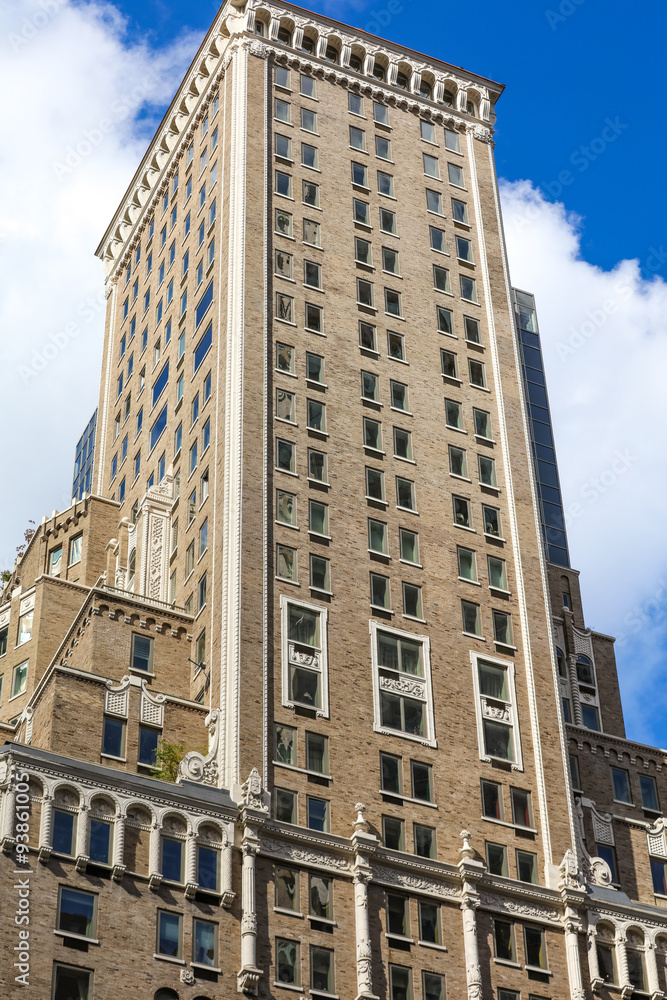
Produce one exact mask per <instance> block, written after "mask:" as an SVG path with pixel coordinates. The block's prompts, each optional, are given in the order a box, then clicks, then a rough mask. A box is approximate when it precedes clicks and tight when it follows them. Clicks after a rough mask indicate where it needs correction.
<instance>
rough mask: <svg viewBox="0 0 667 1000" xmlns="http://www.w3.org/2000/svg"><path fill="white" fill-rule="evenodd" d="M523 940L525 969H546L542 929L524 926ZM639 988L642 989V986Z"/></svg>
mask: <svg viewBox="0 0 667 1000" xmlns="http://www.w3.org/2000/svg"><path fill="white" fill-rule="evenodd" d="M523 939H524V951H525V958H526V968H533V969H546V968H547V953H546V944H545V935H544V930H543V928H542V927H530V926H529V925H528V924H525V925H524V928H523ZM641 988H643V985H642V987H641Z"/></svg>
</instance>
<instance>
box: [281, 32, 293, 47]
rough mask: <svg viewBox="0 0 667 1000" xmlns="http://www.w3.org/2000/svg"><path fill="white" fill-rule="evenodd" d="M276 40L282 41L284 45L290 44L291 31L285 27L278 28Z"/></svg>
mask: <svg viewBox="0 0 667 1000" xmlns="http://www.w3.org/2000/svg"><path fill="white" fill-rule="evenodd" d="M278 41H279V42H284V43H285V45H291V44H292V32H291V31H288V30H287V28H278Z"/></svg>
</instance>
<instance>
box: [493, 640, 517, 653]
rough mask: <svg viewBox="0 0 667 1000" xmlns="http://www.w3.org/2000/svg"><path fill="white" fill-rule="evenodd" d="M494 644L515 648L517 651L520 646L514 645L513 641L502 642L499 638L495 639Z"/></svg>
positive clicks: (505, 647) (501, 647) (503, 647)
mask: <svg viewBox="0 0 667 1000" xmlns="http://www.w3.org/2000/svg"><path fill="white" fill-rule="evenodd" d="M493 644H494V646H496V647H500V649H513V650H514V651H515V652H516V651H517V649H518V648H519V647H518V646H513V645H512V643H511V642H500V641H499V640H498V639H494V640H493Z"/></svg>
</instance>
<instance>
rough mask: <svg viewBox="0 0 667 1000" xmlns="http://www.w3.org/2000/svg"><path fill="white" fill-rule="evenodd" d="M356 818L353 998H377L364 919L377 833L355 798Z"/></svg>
mask: <svg viewBox="0 0 667 1000" xmlns="http://www.w3.org/2000/svg"><path fill="white" fill-rule="evenodd" d="M355 808H356V811H357V818H356V820H355V823H354V833H353V834H352V838H351V839H352V846H353V848H354V930H355V936H356V959H357V997H356V1000H361V998H365V1000H377V998H376V997H375V994H374V993H373V949H372V947H371V931H370V922H369V919H368V884H369V882H370V881H371V879H372V877H373V873H372V870H371V866H370V861H369V855H370V854H372V853H373V852H374V851H375V850H376V848H377V846H378V842H377V837H374V836H372V834H369V832H368V823H367V822H366V820H365V819H364V813H365V811H366V806H365V805H364V804H363V802H358V803H357V805H356V806H355Z"/></svg>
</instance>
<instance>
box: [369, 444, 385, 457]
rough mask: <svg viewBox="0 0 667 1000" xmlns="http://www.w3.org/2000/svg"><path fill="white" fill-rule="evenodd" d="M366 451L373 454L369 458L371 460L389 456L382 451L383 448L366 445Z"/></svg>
mask: <svg viewBox="0 0 667 1000" xmlns="http://www.w3.org/2000/svg"><path fill="white" fill-rule="evenodd" d="M364 451H366V452H368V451H370V452H372V454H371V455H370V456H369V457H370V458H373V457H374V456H375V455H386V454H387V453H386V451H382V449H381V448H373V447H371V445H369V444H365V445H364Z"/></svg>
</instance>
